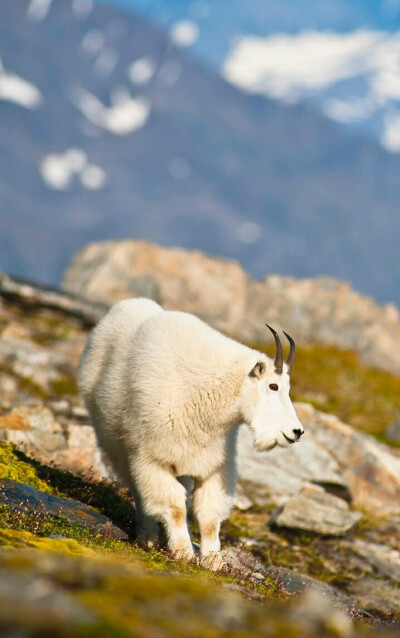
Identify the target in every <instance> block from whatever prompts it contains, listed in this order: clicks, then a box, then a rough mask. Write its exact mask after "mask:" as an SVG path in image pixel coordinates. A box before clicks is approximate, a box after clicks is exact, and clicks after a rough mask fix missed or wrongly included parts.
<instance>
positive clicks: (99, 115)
mask: <svg viewBox="0 0 400 638" xmlns="http://www.w3.org/2000/svg"><path fill="white" fill-rule="evenodd" d="M71 97H72V101H73V103H74V104H75V106H76V107H77V108H78V109H79V110H80V111H81V113H82V114H83V115H84V116H85V117H86V119H87V120H89V122H92V123H93V124H96V125H97V126H99V127H100V128H103V129H105V130H107V131H109V132H110V133H114V134H115V135H129V134H130V133H133V131H135V130H137V129H139V128H141V127H143V126H144V125H145V123H146V121H147V119H148V117H149V114H150V102H149V100H147V99H146V98H144V97H138V98H132V97H131V95H130V93H129V91H127V90H126V89H124V88H123V89H119V90H115V91H113V93H112V94H111V106H105V105H104V104H103V103H102V102H101V101H100V100H99V99H98V98H97V97H96V96H95V95H93V93H90V92H89V91H87V90H86V89H84V88H82V87H76V88H75V89H74V90H73V91H72V95H71Z"/></svg>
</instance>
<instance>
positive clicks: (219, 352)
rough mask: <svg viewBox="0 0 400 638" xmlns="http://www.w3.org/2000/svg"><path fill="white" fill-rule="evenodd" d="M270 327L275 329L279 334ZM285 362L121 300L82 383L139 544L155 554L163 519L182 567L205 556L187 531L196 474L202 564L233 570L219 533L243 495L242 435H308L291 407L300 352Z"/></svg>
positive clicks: (276, 439)
mask: <svg viewBox="0 0 400 638" xmlns="http://www.w3.org/2000/svg"><path fill="white" fill-rule="evenodd" d="M268 327H269V326H268ZM269 329H270V330H271V332H272V333H273V335H274V338H275V342H276V357H275V361H273V360H272V359H270V358H269V357H267V356H266V355H265V354H262V353H261V352H257V351H256V350H252V349H250V348H248V347H246V346H244V345H242V344H240V343H238V342H236V341H233V340H232V339H229V338H228V337H226V336H224V335H222V334H221V333H219V332H217V330H214V329H213V328H210V327H209V326H208V325H207V324H205V323H204V322H203V321H201V320H200V319H198V318H197V317H195V316H193V315H190V314H187V313H184V312H174V311H165V310H163V309H162V308H161V307H160V306H159V305H158V304H157V303H155V302H154V301H151V300H149V299H128V300H125V301H121V302H119V303H117V304H116V305H115V306H114V307H113V308H112V309H111V310H110V311H109V312H108V313H107V315H106V316H105V317H104V318H103V319H102V320H101V321H100V323H99V324H98V325H97V327H96V328H95V329H94V331H93V332H92V334H91V336H90V338H89V340H88V343H87V344H86V347H85V350H84V352H83V354H82V357H81V361H80V366H79V374H78V383H79V387H80V389H81V392H82V395H83V397H84V400H85V403H86V406H87V409H88V411H89V415H90V419H91V422H92V424H93V426H94V428H95V431H96V435H97V438H98V441H99V445H100V446H101V448H102V449H103V450H104V452H105V453H106V454H107V456H108V457H109V459H110V461H111V462H112V464H113V467H114V469H115V471H116V473H117V475H118V476H119V477H120V479H121V480H122V481H123V482H124V483H125V484H126V485H127V487H128V488H129V489H130V490H131V492H132V494H133V496H134V499H135V503H136V509H137V517H138V520H137V524H138V530H139V539H140V540H141V541H142V542H143V543H144V544H147V546H150V547H151V546H152V545H153V544H154V543H155V542H156V541H157V538H158V532H159V529H158V522H161V523H162V524H163V526H164V528H165V531H166V535H167V539H168V547H169V549H170V551H171V552H172V553H173V555H174V556H175V557H177V558H181V559H186V560H190V559H192V558H193V557H194V551H193V546H192V542H191V539H190V534H189V530H188V525H187V512H186V500H187V490H186V489H185V485H187V477H192V479H193V481H194V484H193V495H192V508H193V512H194V514H195V516H196V518H197V520H198V524H199V528H200V534H201V545H200V552H201V559H202V563H203V564H205V565H207V566H210V567H211V568H213V569H218V568H219V567H220V566H221V564H222V559H221V555H220V540H219V529H220V523H221V521H222V520H223V519H225V518H227V517H228V516H229V511H230V508H231V505H232V500H233V496H234V491H235V482H236V469H235V447H236V435H237V429H238V426H239V425H240V424H241V423H245V424H247V425H248V426H249V427H250V429H251V430H252V432H253V434H254V443H255V446H256V448H257V449H258V450H261V451H265V450H271V449H272V448H274V447H275V446H276V445H278V446H281V447H287V446H289V445H291V444H292V443H294V442H295V441H297V440H298V439H299V438H300V436H301V435H302V434H303V427H302V425H301V423H300V422H299V420H298V418H297V416H296V413H295V411H294V408H293V405H292V403H291V401H290V398H289V385H290V383H289V374H290V371H291V367H292V364H293V360H294V355H295V344H294V341H293V339H292V338H291V337H289V335H286V333H285V335H286V337H287V338H288V340H289V342H290V353H289V357H288V359H287V361H286V362H284V361H283V356H282V346H281V343H280V340H279V337H278V335H277V333H276V332H275V330H273V328H270V327H269Z"/></svg>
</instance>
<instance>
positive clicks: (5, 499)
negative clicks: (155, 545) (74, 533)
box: [0, 479, 128, 539]
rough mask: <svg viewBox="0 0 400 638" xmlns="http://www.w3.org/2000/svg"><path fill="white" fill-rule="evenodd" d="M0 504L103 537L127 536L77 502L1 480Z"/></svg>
mask: <svg viewBox="0 0 400 638" xmlns="http://www.w3.org/2000/svg"><path fill="white" fill-rule="evenodd" d="M0 503H3V504H4V505H8V506H9V507H12V508H13V509H14V510H16V511H19V512H24V513H27V512H29V511H30V510H31V511H33V512H34V513H35V514H38V515H41V516H44V515H46V516H56V515H60V516H64V517H65V518H67V519H68V520H69V521H70V522H71V523H78V524H79V525H81V527H84V528H85V529H89V530H91V531H94V532H97V533H98V534H102V535H103V536H107V537H111V538H118V539H127V538H128V536H127V534H126V533H125V532H123V531H122V530H121V529H119V527H117V526H116V525H114V524H113V523H112V522H111V521H110V519H109V518H107V516H104V515H103V514H98V513H97V512H95V511H94V510H92V509H91V508H90V507H87V505H84V504H83V503H81V502H80V501H74V500H72V499H71V500H70V499H65V498H60V497H58V496H53V495H52V494H46V493H45V492H42V491H40V490H37V489H36V488H35V487H32V486H30V485H24V484H22V483H17V482H16V481H10V480H6V479H2V480H0Z"/></svg>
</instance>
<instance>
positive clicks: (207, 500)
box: [193, 464, 235, 571]
mask: <svg viewBox="0 0 400 638" xmlns="http://www.w3.org/2000/svg"><path fill="white" fill-rule="evenodd" d="M234 489H235V471H234V467H232V466H231V465H230V464H228V465H225V466H224V467H223V468H221V470H219V471H217V472H215V473H214V474H212V475H211V476H209V477H208V478H207V479H205V480H204V481H199V480H196V481H195V486H194V493H193V511H194V514H195V516H196V518H197V521H198V524H199V528H200V537H201V540H200V554H201V564H202V565H203V566H204V567H207V568H209V569H212V570H213V571H217V570H219V569H221V568H222V567H223V566H224V561H223V558H222V555H221V541H220V538H219V531H220V527H221V522H222V521H223V520H225V519H226V518H228V516H229V512H230V509H231V507H232V502H233V495H234Z"/></svg>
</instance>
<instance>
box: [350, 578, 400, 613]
mask: <svg viewBox="0 0 400 638" xmlns="http://www.w3.org/2000/svg"><path fill="white" fill-rule="evenodd" d="M350 591H351V594H352V595H353V596H354V597H355V598H356V600H357V603H358V604H359V605H360V607H362V608H363V609H366V610H367V611H369V612H371V613H378V614H380V615H385V616H390V615H392V614H393V613H394V612H396V610H399V609H400V589H399V588H398V587H393V584H392V583H391V582H389V581H386V580H378V579H377V578H365V577H364V578H360V579H357V580H355V581H353V582H352V583H351V584H350Z"/></svg>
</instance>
